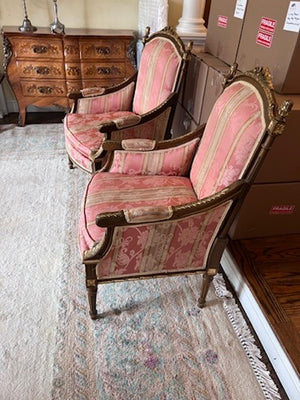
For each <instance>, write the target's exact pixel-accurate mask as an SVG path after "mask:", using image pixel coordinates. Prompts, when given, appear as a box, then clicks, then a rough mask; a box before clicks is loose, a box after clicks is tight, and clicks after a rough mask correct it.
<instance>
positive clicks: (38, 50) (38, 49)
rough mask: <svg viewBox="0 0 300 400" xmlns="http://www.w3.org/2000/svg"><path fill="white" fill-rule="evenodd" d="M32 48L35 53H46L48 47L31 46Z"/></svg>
mask: <svg viewBox="0 0 300 400" xmlns="http://www.w3.org/2000/svg"><path fill="white" fill-rule="evenodd" d="M32 50H33V52H34V53H36V54H43V53H47V50H48V48H47V47H46V46H32Z"/></svg>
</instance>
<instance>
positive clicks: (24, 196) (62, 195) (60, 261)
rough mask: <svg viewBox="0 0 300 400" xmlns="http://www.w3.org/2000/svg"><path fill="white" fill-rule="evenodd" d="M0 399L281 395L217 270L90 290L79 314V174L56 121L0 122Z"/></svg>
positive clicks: (225, 399) (204, 399) (180, 399)
mask: <svg viewBox="0 0 300 400" xmlns="http://www.w3.org/2000/svg"><path fill="white" fill-rule="evenodd" d="M0 170H1V175H0V176H1V191H0V204H1V207H0V213H1V217H0V226H1V241H0V248H1V269H0V285H1V318H0V329H1V343H0V362H1V364H0V365H1V366H0V368H1V370H0V380H1V390H0V399H1V400H4V399H5V400H35V399H42V400H48V399H49V400H50V399H52V400H244V399H251V400H252V399H255V400H263V399H270V400H273V399H281V396H280V394H279V391H278V389H277V387H276V385H275V383H274V381H273V380H272V379H271V377H270V373H269V371H268V369H267V367H266V365H265V364H264V363H263V362H262V360H261V351H260V348H259V346H258V345H257V344H256V342H255V339H254V337H253V336H252V334H251V332H250V330H249V327H248V326H247V323H246V321H245V320H244V318H243V316H242V313H241V311H240V309H239V307H238V305H237V304H236V302H235V300H234V298H233V295H232V294H231V292H230V291H228V289H227V288H226V286H225V283H224V279H223V277H222V275H221V274H218V275H217V277H216V278H215V279H214V284H213V285H212V286H211V289H210V292H209V295H208V302H207V306H206V307H205V308H203V309H199V308H198V307H197V306H196V303H197V297H198V295H199V290H200V286H201V280H202V277H201V275H189V276H182V277H175V278H163V279H156V280H144V281H130V282H122V283H117V284H106V285H102V286H100V287H99V291H98V293H99V294H98V309H99V311H100V312H101V313H102V318H101V319H99V320H97V321H92V320H91V319H90V318H89V315H88V305H87V296H86V289H85V281H84V278H85V276H84V268H83V266H82V264H81V260H80V254H79V250H78V244H77V223H78V216H79V210H80V203H81V198H82V195H83V191H84V188H85V185H86V184H87V182H88V179H89V177H88V176H87V175H86V174H84V173H83V172H81V171H79V170H78V169H75V170H69V169H68V162H67V156H66V152H65V148H64V137H63V126H62V124H41V125H28V126H26V127H23V128H21V127H17V126H15V125H0Z"/></svg>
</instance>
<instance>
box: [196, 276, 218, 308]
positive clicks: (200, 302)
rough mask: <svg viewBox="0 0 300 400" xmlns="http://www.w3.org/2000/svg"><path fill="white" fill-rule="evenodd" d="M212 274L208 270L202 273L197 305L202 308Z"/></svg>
mask: <svg viewBox="0 0 300 400" xmlns="http://www.w3.org/2000/svg"><path fill="white" fill-rule="evenodd" d="M214 275H215V273H214V274H211V273H209V272H205V273H204V275H203V283H202V289H201V294H200V297H199V300H198V307H200V308H203V307H204V306H205V302H206V296H207V293H208V290H209V286H210V283H211V281H212V280H213V277H214Z"/></svg>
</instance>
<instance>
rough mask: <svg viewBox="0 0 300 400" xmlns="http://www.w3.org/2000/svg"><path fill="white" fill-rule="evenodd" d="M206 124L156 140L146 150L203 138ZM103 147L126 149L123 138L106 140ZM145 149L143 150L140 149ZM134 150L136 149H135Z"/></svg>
mask: <svg viewBox="0 0 300 400" xmlns="http://www.w3.org/2000/svg"><path fill="white" fill-rule="evenodd" d="M204 128H205V124H203V125H201V126H200V127H199V128H198V129H195V130H194V131H192V132H190V133H188V134H186V135H182V136H179V137H177V138H174V139H168V140H162V141H160V142H156V143H155V146H154V148H153V149H152V150H144V151H154V150H161V149H172V148H174V147H176V146H180V145H182V144H185V143H188V142H190V141H191V140H193V139H195V138H198V137H199V138H201V137H202V135H203V132H204ZM102 148H103V150H105V151H108V152H112V151H114V150H124V146H123V141H122V140H105V141H104V142H103V144H102ZM139 151H143V150H139ZM133 152H134V151H133Z"/></svg>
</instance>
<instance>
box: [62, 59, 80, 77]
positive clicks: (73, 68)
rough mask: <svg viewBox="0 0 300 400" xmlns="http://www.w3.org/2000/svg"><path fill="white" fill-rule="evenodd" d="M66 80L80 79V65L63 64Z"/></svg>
mask: <svg viewBox="0 0 300 400" xmlns="http://www.w3.org/2000/svg"><path fill="white" fill-rule="evenodd" d="M65 71H66V78H67V79H80V78H81V69H80V63H72V62H67V63H66V64H65Z"/></svg>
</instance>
